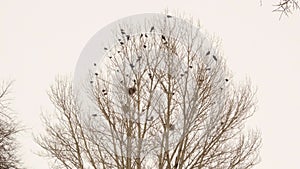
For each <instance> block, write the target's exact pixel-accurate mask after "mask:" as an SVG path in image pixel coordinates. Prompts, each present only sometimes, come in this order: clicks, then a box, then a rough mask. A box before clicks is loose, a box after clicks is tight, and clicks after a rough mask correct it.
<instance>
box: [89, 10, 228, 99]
mask: <svg viewBox="0 0 300 169" xmlns="http://www.w3.org/2000/svg"><path fill="white" fill-rule="evenodd" d="M167 18H172V16H171V15H167ZM153 31H155V27H154V26H151V28H150V31H149V32H150V33H152V32H153ZM120 32H121V35H122V36H123V40H122V39H118V41H119V43H120V45H124V44H125V40H127V41H129V40H130V38H131V36H130V35H129V34H126V32H125V30H124V29H122V28H121V29H120ZM143 37H146V38H147V37H148V35H147V33H141V34H140V38H143ZM161 41H162V43H163V44H167V43H168V41H167V38H166V36H165V35H163V34H162V35H161ZM143 47H144V48H147V46H146V45H145V44H144V45H143ZM103 49H104V50H105V51H107V50H109V49H108V48H107V47H104V48H103ZM117 52H118V53H120V52H121V51H119V50H118V51H117ZM209 55H211V52H210V51H207V52H206V54H205V56H209ZM109 58H110V59H111V58H112V56H109ZM212 58H213V60H214V61H216V62H217V61H218V58H217V57H216V56H215V55H212ZM140 59H141V56H138V59H137V61H139V60H140ZM93 65H94V66H97V64H96V63H94V64H93ZM129 66H130V68H131V69H133V68H134V67H135V65H134V64H133V63H129ZM189 68H190V69H192V68H193V66H192V65H190V66H189ZM207 70H210V68H208V69H207ZM118 72H119V71H118ZM186 72H187V71H185V73H186ZM98 75H99V74H98V73H97V72H95V76H98ZM180 75H181V76H184V74H180ZM149 77H150V79H152V78H153V76H152V74H151V73H149ZM225 81H226V82H228V81H229V79H227V78H226V79H225ZM90 83H93V81H90ZM136 91H137V89H136V86H135V84H134V85H133V86H132V87H128V91H127V92H128V94H129V95H130V96H132V95H134V93H136ZM102 93H103V95H107V91H106V90H105V89H103V90H102Z"/></svg>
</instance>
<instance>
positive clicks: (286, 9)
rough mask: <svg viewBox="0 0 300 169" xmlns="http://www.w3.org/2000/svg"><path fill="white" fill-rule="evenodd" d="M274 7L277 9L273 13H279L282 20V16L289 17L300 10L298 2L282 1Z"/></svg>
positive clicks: (294, 0) (291, 0) (293, 0)
mask: <svg viewBox="0 0 300 169" xmlns="http://www.w3.org/2000/svg"><path fill="white" fill-rule="evenodd" d="M274 6H275V9H274V10H273V12H279V13H280V17H279V18H280V19H281V17H282V15H286V16H289V15H290V14H292V13H293V12H294V11H296V10H298V9H300V7H299V1H298V0H280V1H279V2H278V3H276V4H275V5H274Z"/></svg>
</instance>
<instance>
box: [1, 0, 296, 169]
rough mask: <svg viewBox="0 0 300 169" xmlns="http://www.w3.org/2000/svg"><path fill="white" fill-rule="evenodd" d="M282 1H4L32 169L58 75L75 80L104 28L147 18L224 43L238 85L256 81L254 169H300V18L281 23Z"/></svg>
mask: <svg viewBox="0 0 300 169" xmlns="http://www.w3.org/2000/svg"><path fill="white" fill-rule="evenodd" d="M275 2H277V0H274V1H272V0H269V1H263V6H260V2H259V0H248V1H238V0H194V1H189V0H176V1H175V0H167V1H166V0H147V1H144V0H135V1H133V0H126V1H121V0H120V1H115V0H109V1H100V0H98V1H91V0H89V1H87V0H86V1H79V0H77V1H76V0H64V1H62V0H51V1H45V0H26V1H22V0H19V1H17V0H1V1H0V80H5V79H13V80H15V83H14V87H13V95H14V96H13V97H14V100H13V108H14V110H15V111H16V113H17V114H18V116H19V120H21V121H22V122H23V125H25V127H26V128H27V130H26V131H25V132H24V133H23V134H22V135H21V136H20V139H21V140H20V141H21V143H22V145H21V146H22V148H21V153H22V158H23V160H24V162H25V165H26V167H28V169H47V160H46V159H42V158H40V157H38V156H36V155H35V152H37V150H38V149H37V148H38V147H37V146H36V145H34V142H33V140H32V133H38V132H39V131H42V128H41V122H40V117H39V116H40V113H41V111H52V110H53V108H52V107H51V105H50V102H49V99H48V96H47V93H46V91H47V90H48V89H49V86H50V85H51V84H52V83H53V81H54V78H55V76H56V75H58V74H61V75H66V74H69V75H73V73H74V71H75V65H76V62H77V60H78V58H79V55H80V52H81V50H82V49H83V47H84V45H85V44H86V43H87V41H88V40H89V39H90V38H91V37H92V36H93V35H94V34H95V33H96V32H97V31H98V30H100V29H101V28H103V27H104V26H106V25H107V24H109V23H111V22H114V21H116V20H118V19H121V18H123V17H126V16H130V15H134V14H140V13H149V12H151V13H152V12H154V13H161V12H163V11H164V10H165V9H166V8H168V9H169V11H170V13H174V12H179V13H185V14H186V15H187V16H192V17H193V18H194V19H196V20H197V19H199V20H200V22H201V24H202V26H204V28H205V29H206V30H207V31H208V32H209V33H211V34H215V35H217V36H218V37H220V38H221V39H222V45H223V46H222V48H223V50H222V51H223V53H224V57H225V58H226V59H227V62H228V66H229V69H231V70H232V73H233V75H234V77H233V80H240V79H242V78H245V77H249V78H250V79H251V80H252V83H253V85H254V86H257V88H258V92H257V99H258V108H257V112H256V114H255V115H254V117H253V118H251V120H250V122H249V125H250V126H251V127H254V128H258V129H260V130H261V132H262V137H263V145H262V149H261V158H262V161H261V163H260V164H258V165H257V166H256V167H255V169H269V168H271V169H283V168H288V169H299V168H300V163H299V152H300V145H299V143H300V136H299V129H300V123H299V117H300V115H299V114H300V112H299V110H300V103H299V102H300V76H299V73H300V57H299V56H300V33H299V30H300V16H299V13H296V14H294V15H292V16H290V17H289V18H285V17H283V19H282V20H280V21H279V20H278V17H279V14H276V13H272V12H271V11H272V9H273V6H272V4H273V3H275Z"/></svg>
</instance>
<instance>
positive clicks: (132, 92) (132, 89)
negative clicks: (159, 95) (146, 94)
mask: <svg viewBox="0 0 300 169" xmlns="http://www.w3.org/2000/svg"><path fill="white" fill-rule="evenodd" d="M135 92H136V88H135V86H133V87H130V88H129V89H128V94H129V95H133V94H134V93H135Z"/></svg>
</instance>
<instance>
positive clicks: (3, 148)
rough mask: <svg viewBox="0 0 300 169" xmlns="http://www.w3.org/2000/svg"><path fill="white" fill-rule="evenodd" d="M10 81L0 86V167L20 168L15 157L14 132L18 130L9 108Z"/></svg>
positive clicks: (16, 146) (8, 168)
mask: <svg viewBox="0 0 300 169" xmlns="http://www.w3.org/2000/svg"><path fill="white" fill-rule="evenodd" d="M11 86H12V82H9V83H4V82H3V83H2V84H1V88H0V168H1V169H20V168H21V162H20V159H19V158H18V157H17V148H18V144H17V141H16V138H15V136H16V134H17V133H18V132H19V131H20V128H19V125H17V123H16V121H15V120H14V117H13V116H12V112H11V109H10V101H11V100H10V98H9V94H10V90H11Z"/></svg>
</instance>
